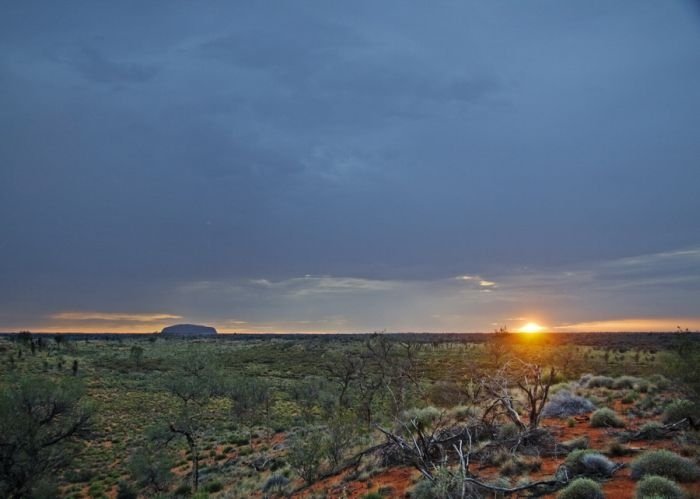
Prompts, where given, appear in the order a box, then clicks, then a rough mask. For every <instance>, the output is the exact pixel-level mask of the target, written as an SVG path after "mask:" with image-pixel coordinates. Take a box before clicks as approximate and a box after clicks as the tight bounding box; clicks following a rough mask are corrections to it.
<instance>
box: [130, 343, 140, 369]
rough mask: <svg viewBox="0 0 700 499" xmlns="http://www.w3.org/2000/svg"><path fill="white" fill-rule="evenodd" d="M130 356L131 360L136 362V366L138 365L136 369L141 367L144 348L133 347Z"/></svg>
mask: <svg viewBox="0 0 700 499" xmlns="http://www.w3.org/2000/svg"><path fill="white" fill-rule="evenodd" d="M129 356H130V357H131V360H133V361H134V364H136V367H139V366H140V365H141V359H143V347H140V346H138V345H134V346H132V347H131V350H130V352H129Z"/></svg>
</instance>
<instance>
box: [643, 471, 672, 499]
mask: <svg viewBox="0 0 700 499" xmlns="http://www.w3.org/2000/svg"><path fill="white" fill-rule="evenodd" d="M634 497H635V498H636V499H653V498H656V497H659V498H663V499H683V497H684V494H683V490H681V488H680V487H679V486H678V484H676V482H674V481H673V480H669V479H668V478H664V477H662V476H656V475H648V476H645V477H644V478H642V479H641V480H640V481H639V483H638V484H637V487H636V488H635V490H634Z"/></svg>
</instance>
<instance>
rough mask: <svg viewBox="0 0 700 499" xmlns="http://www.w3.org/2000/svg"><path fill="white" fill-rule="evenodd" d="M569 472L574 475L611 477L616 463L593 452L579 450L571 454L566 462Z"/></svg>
mask: <svg viewBox="0 0 700 499" xmlns="http://www.w3.org/2000/svg"><path fill="white" fill-rule="evenodd" d="M564 464H565V465H566V468H567V470H569V471H570V472H571V473H572V474H573V475H589V476H606V477H607V476H610V475H612V473H613V471H614V470H615V463H613V462H612V461H611V460H610V459H608V458H607V457H605V456H604V455H602V454H600V453H599V452H595V451H593V450H587V449H578V450H575V451H572V452H570V453H569V455H568V456H566V460H565V461H564Z"/></svg>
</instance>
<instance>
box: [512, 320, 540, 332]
mask: <svg viewBox="0 0 700 499" xmlns="http://www.w3.org/2000/svg"><path fill="white" fill-rule="evenodd" d="M518 331H519V332H521V333H540V332H542V331H544V328H543V327H542V326H540V325H539V324H537V323H535V322H528V323H527V324H525V325H524V326H523V327H521V328H520V329H518Z"/></svg>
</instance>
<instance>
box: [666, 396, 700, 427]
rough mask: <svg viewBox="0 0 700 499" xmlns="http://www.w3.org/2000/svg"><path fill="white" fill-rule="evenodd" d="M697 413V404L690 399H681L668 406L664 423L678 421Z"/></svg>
mask: <svg viewBox="0 0 700 499" xmlns="http://www.w3.org/2000/svg"><path fill="white" fill-rule="evenodd" d="M696 413H697V410H696V408H695V404H693V403H692V402H691V401H690V400H685V399H679V400H674V401H673V402H671V403H670V404H668V405H667V406H666V408H665V409H664V415H663V418H662V419H663V422H664V423H677V422H678V421H680V420H681V419H685V418H687V417H693V416H694V415H695V414H696Z"/></svg>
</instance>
